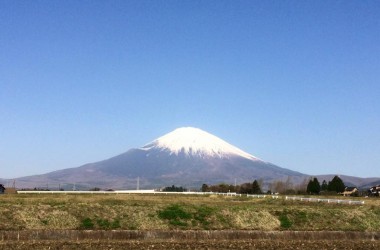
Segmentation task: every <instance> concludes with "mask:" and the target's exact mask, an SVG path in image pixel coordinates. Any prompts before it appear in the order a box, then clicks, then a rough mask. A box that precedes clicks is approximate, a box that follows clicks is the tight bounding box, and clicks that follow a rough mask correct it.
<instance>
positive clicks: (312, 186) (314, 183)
mask: <svg viewBox="0 0 380 250" xmlns="http://www.w3.org/2000/svg"><path fill="white" fill-rule="evenodd" d="M306 191H307V192H308V193H309V194H319V192H320V191H321V186H320V184H319V181H318V179H317V178H315V177H314V179H310V181H309V183H308V184H307V189H306Z"/></svg>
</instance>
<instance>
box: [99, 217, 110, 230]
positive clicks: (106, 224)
mask: <svg viewBox="0 0 380 250" xmlns="http://www.w3.org/2000/svg"><path fill="white" fill-rule="evenodd" d="M96 224H98V227H99V228H101V229H110V228H111V223H110V222H109V220H107V219H97V220H96Z"/></svg>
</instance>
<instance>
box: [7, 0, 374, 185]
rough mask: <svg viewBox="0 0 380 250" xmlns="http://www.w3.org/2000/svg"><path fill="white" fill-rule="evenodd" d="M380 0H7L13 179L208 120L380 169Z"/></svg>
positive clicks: (241, 133)
mask: <svg viewBox="0 0 380 250" xmlns="http://www.w3.org/2000/svg"><path fill="white" fill-rule="evenodd" d="M379 58H380V2H379V1H365V0H364V1H280V0H278V1H238V0H233V1H232V0H231V1H206V0H204V1H195V0H191V1H170V0H166V1H157V0H154V1H144V0H138V1H47V0H45V1H10V0H4V1H1V2H0V178H14V177H19V176H25V175H32V174H42V173H46V172H49V171H53V170H58V169H63V168H69V167H77V166H80V165H83V164H85V163H89V162H95V161H99V160H103V159H106V158H109V157H112V156H115V155H117V154H120V153H123V152H125V151H127V150H128V149H130V148H133V147H140V146H143V145H144V144H146V143H148V142H150V141H151V140H153V139H155V138H157V137H159V136H161V135H163V134H165V133H168V132H170V131H172V130H174V129H175V128H178V127H183V126H193V127H198V128H201V129H203V130H206V131H208V132H210V133H212V134H214V135H216V136H219V137H221V138H223V139H224V140H226V141H228V142H230V143H231V144H234V145H236V146H238V147H239V148H241V149H243V150H245V151H247V152H249V153H251V154H253V155H255V156H257V157H259V158H261V159H264V160H266V161H269V162H272V163H274V164H276V165H279V166H281V167H285V168H289V169H292V170H296V171H300V172H303V173H306V174H347V175H356V176H362V177H369V176H376V177H380V166H379V162H380V130H379V128H380V115H379V114H380V76H379V73H380V60H379Z"/></svg>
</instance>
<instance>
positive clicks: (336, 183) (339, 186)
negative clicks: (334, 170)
mask: <svg viewBox="0 0 380 250" xmlns="http://www.w3.org/2000/svg"><path fill="white" fill-rule="evenodd" d="M345 188H346V186H345V185H344V182H343V181H342V179H341V178H339V177H338V176H334V178H333V179H332V180H331V181H329V185H328V187H327V190H328V191H333V192H337V193H342V192H344V189H345Z"/></svg>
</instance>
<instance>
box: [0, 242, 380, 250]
mask: <svg viewBox="0 0 380 250" xmlns="http://www.w3.org/2000/svg"><path fill="white" fill-rule="evenodd" d="M0 249H29V250H34V249H67V250H69V249H109V250H111V249H189V250H190V249H308V250H311V249H319V250H320V249H380V241H368V240H367V241H345V240H320V241H300V240H280V241H279V240H228V241H226V240H222V241H221V240H205V241H204V240H200V241H194V240H187V241H172V240H171V241H160V240H154V241H146V240H142V241H135V240H127V241H115V240H100V241H97V240H86V241H24V242H20V241H3V242H0Z"/></svg>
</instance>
